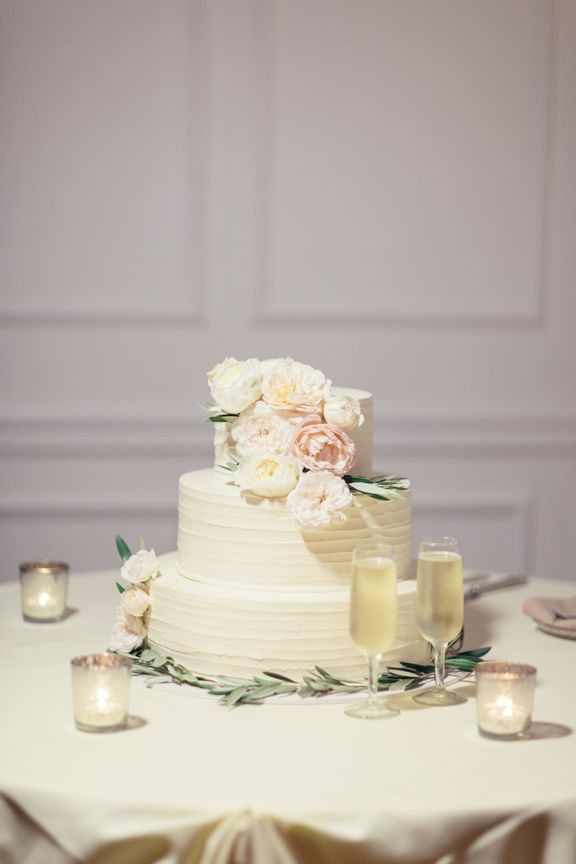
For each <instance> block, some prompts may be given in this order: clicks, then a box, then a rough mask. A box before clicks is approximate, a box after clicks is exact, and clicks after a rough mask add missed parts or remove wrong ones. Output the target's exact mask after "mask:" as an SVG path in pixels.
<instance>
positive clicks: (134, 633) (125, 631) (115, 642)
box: [110, 606, 146, 654]
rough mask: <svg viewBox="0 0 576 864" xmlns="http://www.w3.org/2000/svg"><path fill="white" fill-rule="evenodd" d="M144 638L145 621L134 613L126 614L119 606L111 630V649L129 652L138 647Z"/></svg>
mask: <svg viewBox="0 0 576 864" xmlns="http://www.w3.org/2000/svg"><path fill="white" fill-rule="evenodd" d="M145 638H146V623H145V621H144V619H143V618H137V617H136V616H135V615H128V614H127V613H125V612H124V610H123V609H122V607H121V606H120V608H119V609H118V613H117V616H116V623H115V624H114V629H113V630H112V638H111V640H110V648H111V650H112V651H122V652H123V653H125V654H129V653H130V652H131V651H134V649H135V648H139V647H140V645H142V643H143V642H144V639H145Z"/></svg>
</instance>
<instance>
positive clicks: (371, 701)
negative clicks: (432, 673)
mask: <svg viewBox="0 0 576 864" xmlns="http://www.w3.org/2000/svg"><path fill="white" fill-rule="evenodd" d="M350 635H351V637H352V641H353V642H354V644H355V645H356V647H357V648H359V649H360V651H362V653H363V654H365V655H366V657H367V658H368V699H367V700H366V701H364V702H361V703H360V704H359V705H351V706H350V707H349V708H347V709H346V714H348V716H349V717H359V718H361V719H363V720H379V719H383V718H385V717H394V716H395V715H396V714H398V713H399V712H398V711H396V710H395V709H394V708H390V706H389V705H386V704H385V702H384V700H383V699H379V698H378V677H379V674H380V660H381V657H382V653H383V652H384V651H386V649H387V648H390V646H391V645H392V644H393V642H394V640H395V638H396V562H395V560H394V550H393V548H392V546H388V545H386V544H379V543H376V544H373V545H364V546H358V547H356V548H355V549H354V553H353V557H352V586H351V592H350Z"/></svg>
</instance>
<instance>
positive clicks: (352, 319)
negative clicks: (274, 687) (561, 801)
mask: <svg viewBox="0 0 576 864" xmlns="http://www.w3.org/2000/svg"><path fill="white" fill-rule="evenodd" d="M0 15H1V19H0V40H1V44H0V116H1V117H2V118H3V119H2V141H3V143H2V159H1V163H0V190H1V200H2V205H1V208H0V220H1V223H0V233H1V236H2V245H1V248H0V285H1V291H2V293H1V297H0V363H1V368H2V370H3V372H4V375H3V376H2V380H1V382H0V388H1V390H0V396H1V403H0V472H1V474H0V543H1V549H2V568H1V569H0V578H1V579H11V578H15V575H16V568H17V563H18V561H19V560H22V559H24V558H29V557H35V556H39V555H48V556H58V557H64V558H67V559H69V560H70V562H71V563H72V565H73V566H74V567H75V568H77V569H87V568H95V567H104V566H110V565H112V564H114V563H115V553H114V549H113V535H114V533H116V531H120V532H121V533H124V534H126V535H128V536H130V537H133V538H137V537H138V535H139V534H140V533H144V534H145V536H146V539H147V541H148V542H149V543H151V544H154V545H155V546H156V548H157V550H160V551H164V550H168V549H170V548H173V546H174V544H175V533H176V497H177V493H176V484H177V478H178V475H179V474H180V473H181V472H182V471H184V470H186V469H189V468H193V467H200V466H201V465H204V464H206V463H208V461H209V459H210V455H211V442H210V435H211V429H209V428H208V426H207V424H205V423H204V422H203V419H202V415H201V412H200V411H199V409H198V407H197V403H198V402H200V401H201V400H202V399H204V398H205V395H206V393H205V372H206V370H207V369H208V368H210V366H212V365H213V364H214V362H216V361H217V360H219V359H221V358H222V357H223V356H225V355H227V354H236V355H237V356H252V355H259V356H261V357H266V356H276V355H286V354H290V355H293V356H296V357H297V358H298V359H302V360H304V361H307V362H309V363H312V364H314V365H317V366H320V367H321V368H322V369H323V370H324V371H325V372H326V373H327V374H328V375H329V376H330V377H332V379H333V380H334V381H335V382H336V383H338V384H343V385H351V386H357V387H364V388H366V389H370V390H372V392H373V393H374V395H375V412H376V418H377V422H376V428H375V439H376V441H375V446H376V454H377V460H376V464H377V465H378V466H380V467H381V468H382V469H383V470H392V471H395V472H399V473H406V474H408V475H409V476H410V477H411V478H412V481H413V501H414V525H415V536H416V537H417V536H419V535H422V534H425V533H431V532H434V533H435V532H438V531H441V532H446V533H455V534H457V535H458V536H459V537H460V538H461V541H462V546H463V550H464V554H465V557H466V562H467V563H468V564H469V565H471V566H478V567H493V568H500V569H506V570H522V571H531V572H537V573H539V574H541V575H543V576H550V577H552V576H554V577H562V578H566V579H574V576H575V573H574V570H573V565H572V560H571V558H572V556H569V553H568V538H569V537H570V538H571V537H572V536H573V535H574V534H575V533H576V507H575V506H574V503H573V499H574V494H573V489H574V487H575V485H576V385H575V381H576V348H575V340H574V322H575V320H576V314H575V313H576V292H575V291H574V283H575V277H576V238H575V237H574V225H575V224H576V191H575V190H576V183H575V177H574V160H573V153H574V152H576V102H575V100H574V98H573V97H574V92H575V91H576V7H575V5H574V4H573V3H571V2H570V0H556V2H552V0H508V2H506V3H502V2H501V0H485V2H483V3H473V2H464V3H463V2H461V0H430V2H427V3H425V4H423V3H412V2H407V3H402V4H398V3H394V2H388V0H358V2H355V3H350V2H347V0H268V2H266V0H238V2H232V0H228V2H225V0H205V2H201V0H196V2H194V0H168V2H164V3H157V2H155V0H102V2H99V3H97V4H88V3H77V2H75V0H51V2H50V3H43V2H40V0H30V2H26V3H4V4H3V5H2V6H1V12H0Z"/></svg>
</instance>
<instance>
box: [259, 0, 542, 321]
mask: <svg viewBox="0 0 576 864" xmlns="http://www.w3.org/2000/svg"><path fill="white" fill-rule="evenodd" d="M556 3H557V0H551V2H550V4H549V7H548V28H547V33H546V34H545V35H544V36H543V38H544V39H545V40H546V53H547V57H546V67H545V70H544V89H545V101H544V105H543V111H542V115H543V116H542V152H541V160H540V165H539V173H540V177H539V188H538V197H539V203H540V207H541V214H540V236H539V242H538V251H537V258H536V261H535V270H536V276H535V281H536V296H535V298H534V305H533V308H532V309H530V310H529V311H528V312H517V313H514V312H512V313H502V312H495V313H494V314H491V313H489V312H488V313H479V314H475V313H474V312H469V313H466V312H463V313H459V314H455V315H451V314H449V313H442V314H439V315H434V314H429V313H426V312H420V311H418V310H417V309H415V310H412V311H410V312H409V313H408V314H400V315H398V314H389V313H388V312H386V311H385V310H383V309H378V310H373V311H371V312H366V313H360V314H358V313H356V312H355V311H354V310H353V309H352V310H350V312H335V313H332V314H328V315H326V314H323V313H307V314H300V313H296V312H291V311H287V310H281V309H273V308H272V307H271V305H270V297H269V288H270V285H271V284H272V281H273V280H272V274H271V263H270V223H271V216H270V206H269V202H270V198H271V194H272V185H273V164H272V155H271V154H272V153H273V140H272V106H273V88H274V75H273V69H272V52H271V50H270V43H271V39H272V17H271V16H272V14H273V12H272V10H271V9H270V8H267V9H266V10H264V11H263V12H262V21H259V22H258V23H257V25H256V26H257V27H258V31H259V32H258V38H259V40H260V44H261V47H262V52H261V53H262V60H261V67H262V68H261V72H260V74H261V77H262V82H261V92H262V97H261V98H262V104H261V113H262V118H261V124H260V125H261V130H260V132H261V135H260V137H261V142H262V143H261V145H260V146H261V153H260V156H261V158H260V164H261V166H262V167H261V183H260V187H261V188H260V190H259V201H260V210H261V214H260V218H259V232H260V237H261V238H262V241H261V254H260V258H261V265H260V269H259V274H258V280H257V290H256V297H255V301H254V310H253V314H252V318H251V321H252V325H253V326H254V328H255V329H262V328H278V329H294V328H297V329H298V330H318V329H319V330H325V329H335V328H338V329H340V328H354V327H356V328H362V329H368V330H372V329H375V328H378V329H381V328H382V327H395V328H399V329H412V328H415V329H419V328H422V327H426V328H429V327H440V328H445V327H455V326H461V327H467V328H470V329H479V330H484V329H487V328H488V329H495V330H500V329H512V330H517V329H519V330H524V329H527V330H539V329H542V328H543V327H544V326H545V324H546V311H547V305H548V304H547V298H548V293H549V284H548V283H549V272H548V270H549V266H548V259H549V244H550V239H549V234H550V209H551V199H552V189H551V185H552V179H553V170H552V167H553V166H552V162H553V150H554V143H555V141H554V126H555V90H556V79H557V68H558V58H557V52H558V47H557V45H558V37H557V29H558V27H559V15H558V11H557V9H556Z"/></svg>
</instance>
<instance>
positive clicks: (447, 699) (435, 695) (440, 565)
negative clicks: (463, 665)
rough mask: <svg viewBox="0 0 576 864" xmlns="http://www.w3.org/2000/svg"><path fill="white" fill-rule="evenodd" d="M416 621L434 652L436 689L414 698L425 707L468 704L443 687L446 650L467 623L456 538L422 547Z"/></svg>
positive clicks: (431, 541)
mask: <svg viewBox="0 0 576 864" xmlns="http://www.w3.org/2000/svg"><path fill="white" fill-rule="evenodd" d="M416 620H417V622H418V628H419V630H420V632H421V633H422V636H423V637H424V638H425V639H426V641H427V642H430V643H431V644H432V647H433V649H434V680H435V686H434V687H433V688H431V689H430V690H427V691H426V692H424V693H419V694H418V695H417V696H414V701H415V702H421V703H422V704H424V705H458V704H460V703H461V702H466V701H467V700H466V698H465V697H464V696H461V695H460V694H459V693H454V692H453V691H451V690H447V689H446V686H445V684H444V660H445V657H446V648H447V646H448V644H449V642H451V641H452V639H455V638H456V636H458V634H459V633H460V631H461V629H462V624H463V622H464V586H463V581H462V558H461V557H460V553H459V551H458V542H457V541H456V540H455V539H454V538H453V537H429V538H426V539H424V540H422V542H421V543H420V550H419V553H418V571H417V577H416Z"/></svg>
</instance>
